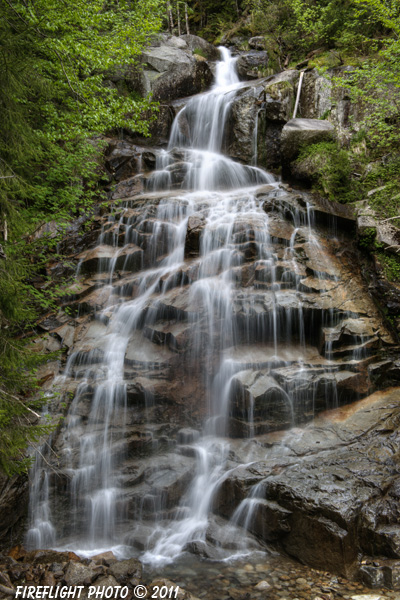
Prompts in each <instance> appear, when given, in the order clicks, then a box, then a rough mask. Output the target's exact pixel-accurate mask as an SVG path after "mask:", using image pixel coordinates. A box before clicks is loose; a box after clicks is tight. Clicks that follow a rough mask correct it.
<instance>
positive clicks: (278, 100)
mask: <svg viewBox="0 0 400 600" xmlns="http://www.w3.org/2000/svg"><path fill="white" fill-rule="evenodd" d="M298 78H299V73H298V71H292V70H288V71H284V72H282V73H278V74H276V75H273V76H270V77H267V78H264V79H259V80H257V81H254V82H249V83H248V85H244V87H243V88H242V89H240V90H239V91H238V93H237V95H236V97H235V99H234V100H233V102H232V107H231V116H230V119H229V123H228V132H227V138H228V141H227V148H226V149H227V153H228V154H229V156H232V157H234V158H236V159H238V160H241V161H243V162H248V163H252V164H257V165H260V166H266V167H268V168H270V167H276V166H279V165H280V163H281V135H282V128H283V126H284V125H285V123H287V122H288V121H289V120H290V119H291V118H292V114H293V108H294V102H295V96H296V86H297V82H298Z"/></svg>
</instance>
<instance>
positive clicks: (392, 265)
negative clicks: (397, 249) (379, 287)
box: [377, 252, 400, 283]
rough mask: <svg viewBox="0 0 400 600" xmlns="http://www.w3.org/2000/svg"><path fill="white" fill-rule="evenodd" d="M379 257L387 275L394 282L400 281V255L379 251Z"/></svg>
mask: <svg viewBox="0 0 400 600" xmlns="http://www.w3.org/2000/svg"><path fill="white" fill-rule="evenodd" d="M377 257H378V260H379V262H380V263H381V265H382V267H383V270H384V273H385V276H386V277H387V279H388V280H389V281H393V282H394V283H399V282H400V256H396V255H393V254H387V253H384V252H378V253H377Z"/></svg>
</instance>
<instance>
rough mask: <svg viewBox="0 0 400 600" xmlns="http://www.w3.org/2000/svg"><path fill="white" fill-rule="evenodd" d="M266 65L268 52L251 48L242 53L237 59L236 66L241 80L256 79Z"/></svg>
mask: <svg viewBox="0 0 400 600" xmlns="http://www.w3.org/2000/svg"><path fill="white" fill-rule="evenodd" d="M267 66H268V53H267V52H265V50H262V51H258V50H253V51H251V52H246V54H242V55H241V56H239V58H238V59H237V63H236V68H237V72H238V75H239V77H240V79H241V80H242V81H247V80H248V79H258V78H259V77H260V76H262V75H263V74H264V73H263V71H264V70H265V69H266V68H267Z"/></svg>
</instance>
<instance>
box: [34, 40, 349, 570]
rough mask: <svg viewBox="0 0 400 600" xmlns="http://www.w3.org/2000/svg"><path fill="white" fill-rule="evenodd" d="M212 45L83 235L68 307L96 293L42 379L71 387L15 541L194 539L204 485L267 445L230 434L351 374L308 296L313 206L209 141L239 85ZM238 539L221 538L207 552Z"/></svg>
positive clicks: (284, 415)
mask: <svg viewBox="0 0 400 600" xmlns="http://www.w3.org/2000/svg"><path fill="white" fill-rule="evenodd" d="M221 54H222V61H221V62H219V63H218V64H217V69H216V82H215V85H214V87H213V88H212V89H211V90H210V91H209V92H207V93H204V94H200V95H198V96H196V97H193V98H192V99H191V100H189V102H188V103H187V104H186V106H185V107H184V108H183V109H182V110H181V111H180V112H179V113H178V115H177V116H176V118H175V121H174V124H173V127H172V133H171V138H170V143H169V147H168V149H167V150H163V151H160V152H159V154H158V156H157V161H156V170H155V171H154V172H153V173H151V174H150V175H149V176H148V177H147V178H146V182H145V187H146V193H145V194H142V195H139V196H138V197H133V198H131V199H126V200H124V201H123V202H122V203H121V205H120V206H119V207H117V208H116V211H117V213H118V215H117V218H113V220H111V221H110V222H108V224H107V227H106V228H105V229H104V231H103V232H102V234H101V236H100V239H99V246H98V251H99V252H100V250H101V252H100V253H99V256H100V257H103V258H100V259H99V260H98V263H97V264H98V266H99V270H98V272H97V273H96V274H95V275H94V276H92V278H89V280H88V282H87V283H85V285H86V286H87V288H88V289H90V290H91V291H90V294H91V295H90V296H89V300H88V299H86V300H85V302H86V304H85V306H89V307H90V306H92V305H93V304H94V305H95V306H96V308H97V304H98V303H100V300H98V296H97V295H96V294H99V293H101V294H104V295H105V296H106V298H107V299H108V300H107V301H105V302H103V305H102V308H99V309H97V311H96V313H95V318H94V319H93V320H91V321H90V320H89V321H87V320H86V321H85V317H84V315H81V316H80V317H79V319H80V320H79V319H78V325H77V330H78V334H79V335H80V336H81V339H80V340H79V339H78V341H77V342H76V347H74V351H73V352H72V354H71V355H70V357H69V360H68V364H67V366H66V369H65V373H64V375H63V376H62V377H60V378H59V379H58V380H57V381H56V386H57V387H59V388H60V389H66V390H67V391H68V393H69V394H73V395H74V399H73V401H72V403H71V405H70V408H69V412H68V415H67V416H66V419H65V423H64V424H63V427H62V430H61V433H60V435H59V437H58V441H57V442H56V443H55V446H56V449H55V452H56V459H55V458H54V455H52V456H50V455H49V454H46V451H45V450H43V451H42V454H43V457H44V458H45V457H47V459H46V460H41V459H40V458H39V459H38V461H37V463H36V467H35V470H34V472H33V474H32V478H33V483H32V491H31V504H30V514H31V527H30V530H29V531H28V535H27V543H28V544H29V546H30V547H44V546H52V547H54V546H56V547H63V548H65V547H67V548H71V549H74V550H76V551H77V552H78V553H79V552H80V553H82V554H85V553H87V554H94V553H96V552H98V551H99V550H100V549H101V548H116V552H117V554H118V552H119V553H120V554H124V553H125V554H126V553H131V552H133V550H132V548H136V550H137V549H140V550H142V551H144V553H143V557H142V558H143V560H144V561H145V562H150V563H155V564H160V563H165V562H168V561H172V560H174V559H175V558H176V557H178V556H179V555H181V554H182V552H184V551H186V550H189V551H191V550H193V548H194V546H196V548H198V547H199V544H200V546H201V544H203V545H205V544H206V543H207V539H208V536H209V534H208V531H209V526H210V518H211V517H210V513H211V512H212V511H213V509H214V505H215V502H216V495H217V493H218V490H219V488H220V486H221V484H222V483H223V482H224V481H226V479H227V478H228V477H229V476H230V475H231V474H232V473H233V472H235V470H236V469H240V468H241V467H243V465H247V466H248V464H251V463H252V461H253V460H259V459H260V457H262V456H263V452H264V454H265V452H266V451H265V449H264V451H262V450H260V448H261V446H259V445H257V444H253V446H252V447H250V446H249V443H248V442H247V441H246V439H244V441H243V443H242V446H241V449H240V450H239V449H238V447H237V445H232V443H231V442H230V441H229V438H230V437H231V438H232V437H233V438H241V439H243V438H253V436H257V435H261V434H263V433H266V432H268V431H271V430H273V429H284V428H288V427H290V426H292V425H293V424H295V423H297V422H299V421H302V420H305V419H307V418H311V417H312V415H313V411H314V410H316V409H318V410H320V409H321V407H324V408H327V407H330V406H332V403H335V402H336V401H337V397H338V396H337V390H336V387H337V385H339V384H340V383H341V382H342V381H343V380H345V379H346V377H347V378H351V377H352V376H353V374H354V373H353V372H352V369H353V370H354V369H355V368H356V367H354V364H353V363H354V361H353V356H350V358H349V360H347V362H346V361H345V360H343V361H342V362H341V363H340V364H337V363H335V361H334V360H333V357H332V355H333V354H334V352H333V350H332V348H333V346H332V344H333V343H334V340H335V339H337V337H338V336H339V335H340V331H339V332H338V329H337V328H338V324H340V322H341V320H343V319H351V317H352V316H354V313H353V312H352V310H351V308H346V306H345V304H346V303H345V302H343V305H344V306H345V308H344V309H343V310H340V311H336V314H333V313H331V312H330V311H329V308H326V307H325V305H326V300H325V297H324V295H323V294H324V291H325V290H334V288H335V286H337V285H338V279H337V276H336V272H335V266H334V265H333V263H332V261H331V260H330V259H329V258H324V253H325V250H324V247H323V242H322V241H321V242H320V241H318V239H317V237H316V235H315V234H314V233H313V231H312V229H311V226H310V225H311V216H312V211H311V210H310V208H309V207H308V205H307V203H306V202H304V201H303V200H302V199H301V198H300V200H298V201H296V202H297V204H295V205H293V204H291V205H287V204H285V202H286V196H285V190H284V189H283V188H282V187H280V186H279V184H278V182H276V181H275V179H274V177H272V176H271V175H270V174H268V173H266V172H265V171H263V170H262V169H259V168H257V167H254V166H245V165H242V164H239V163H237V162H234V161H233V160H231V159H230V158H228V157H227V156H224V155H223V154H222V152H223V149H224V143H225V128H226V123H227V119H228V117H229V111H230V106H231V103H232V101H233V100H234V98H235V95H236V93H237V90H238V89H239V88H240V85H241V84H240V83H239V82H238V78H237V76H236V73H235V65H234V59H232V58H231V56H230V54H229V52H228V51H227V50H226V49H224V48H222V49H221ZM279 206H280V207H281V208H282V207H283V209H282V210H283V212H284V214H285V219H286V220H284V219H282V217H281V216H279V215H278V212H279V210H278V208H277V207H279ZM191 232H195V233H194V234H193V235H192V233H191ZM196 232H197V233H196ZM321 244H322V245H321ZM99 249H100V250H99ZM90 252H91V251H90ZM90 252H87V253H84V254H83V256H82V257H81V260H80V262H79V273H80V274H81V273H82V272H84V271H85V268H86V269H89V267H90V265H92V262H93V261H94V260H95V258H94V257H93V255H92V254H90ZM104 257H106V258H104ZM304 257H305V258H304ZM104 260H106V267H105V263H104ZM101 261H103V262H101ZM301 261H303V262H301ZM304 261H308V262H307V265H308V266H307V267H305V266H304ZM105 268H106V273H105V274H104V273H103V271H104V269H105ZM311 272H312V273H314V276H311V275H310V273H311ZM318 274H320V280H319V279H318ZM318 287H319V288H320V289H318ZM85 289H86V288H85ZM320 290H322V292H321V294H320ZM319 294H320V295H319ZM310 298H311V299H310ZM321 315H322V316H321ZM314 330H315V331H317V332H318V334H314V333H313V331H314ZM321 331H324V332H325V333H324V335H325V340H326V341H325V346H324V348H323V349H322V350H321V351H319V350H318V348H317V346H318V344H319V345H320V346H321V343H320V339H319V336H320V332H321ZM335 335H336V338H335ZM330 340H332V342H331V341H330ZM352 361H353V362H352ZM338 374H339V375H340V376H339V375H338ZM307 378H308V379H307ZM172 398H174V399H175V398H178V400H179V401H178V404H180V406H181V408H182V411H181V412H182V415H184V418H183V416H182V418H181V416H180V415H179V417H176V418H177V420H178V421H179V423H180V424H182V422H183V421H184V420H185V419H186V427H187V423H189V424H191V423H192V422H195V423H196V424H197V426H198V423H199V422H200V421H201V420H202V423H203V425H202V431H201V433H199V431H194V430H193V429H189V430H183V433H182V432H181V433H180V434H179V435H178V437H177V443H176V441H175V440H173V439H171V435H174V436H175V439H176V436H177V434H176V431H175V430H174V429H173V427H172V425H171V423H168V427H169V429H168V432H169V431H172V432H173V433H172V434H171V435H170V437H168V435H169V434H168V435H167V434H165V432H164V431H165V430H166V429H167V425H166V424H165V423H164V424H163V423H161V424H160V423H158V422H157V415H158V413H160V412H161V413H162V414H163V415H164V414H165V415H166V416H165V419H166V420H170V421H171V420H172V421H173V419H171V414H170V413H169V412H168V410H169V409H168V406H169V405H170V404H172V403H173V400H172ZM88 407H89V408H88ZM162 411H164V412H162ZM191 411H192V413H193V414H191ZM196 411H198V412H199V414H197V413H196ZM135 428H136V429H135ZM177 429H180V427H179V426H178V427H177ZM132 430H134V434H132ZM185 432H186V433H185ZM138 448H139V450H137V449H138ZM260 453H261V454H260ZM238 457H239V458H238ZM139 458H140V461H141V462H140V461H139V462H137V461H138V460H139ZM47 463H51V464H52V465H53V466H54V469H53V471H54V472H53V471H50V470H49V469H48V466H47ZM179 469H181V471H179ZM263 490H264V486H261V487H257V486H256V487H255V488H254V490H253V491H254V494H253V495H252V494H250V498H249V499H248V501H247V502H246V501H244V504H242V505H241V507H240V508H239V509H238V511H237V513H236V514H235V515H234V517H233V522H234V524H235V525H243V524H244V525H245V526H246V527H249V522H250V520H251V518H252V515H253V513H254V511H255V510H256V509H257V506H258V504H260V501H259V500H260V496H259V494H260V493H261V492H262V491H263ZM234 529H235V528H232V527H231V526H229V528H228V529H227V532H229V531H230V530H232V531H233V530H234ZM232 535H233V534H232ZM234 537H235V536H234ZM225 541H226V540H225ZM250 546H251V544H250ZM250 546H248V545H246V544H243V540H241V541H240V543H236V545H235V544H233V543H231V542H230V543H229V544H227V548H229V550H228V552H227V553H225V554H223V553H222V554H221V557H223V556H227V555H229V554H231V555H232V554H233V555H235V554H238V553H239V554H240V553H243V552H246V551H247V549H248V547H250Z"/></svg>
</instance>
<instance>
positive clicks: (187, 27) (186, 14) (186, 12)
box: [185, 2, 190, 35]
mask: <svg viewBox="0 0 400 600" xmlns="http://www.w3.org/2000/svg"><path fill="white" fill-rule="evenodd" d="M185 21H186V33H187V35H189V34H190V30H189V15H188V5H187V2H185Z"/></svg>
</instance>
